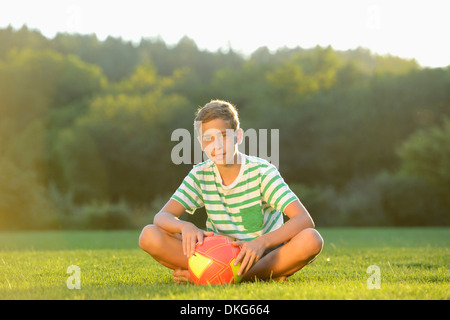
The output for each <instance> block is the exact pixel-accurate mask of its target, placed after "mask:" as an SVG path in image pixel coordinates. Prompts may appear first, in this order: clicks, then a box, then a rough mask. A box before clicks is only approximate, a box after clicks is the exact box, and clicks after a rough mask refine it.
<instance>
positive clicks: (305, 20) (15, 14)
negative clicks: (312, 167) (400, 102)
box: [0, 0, 450, 67]
mask: <svg viewBox="0 0 450 320" xmlns="http://www.w3.org/2000/svg"><path fill="white" fill-rule="evenodd" d="M449 9H450V1H448V0H424V1H418V0H307V1H304V0H270V1H269V0H127V1H113V0H110V1H105V0H39V1H33V0H29V1H25V0H9V1H6V0H2V2H1V4H0V28H5V27H7V26H8V25H11V26H12V27H13V28H15V29H19V28H20V27H22V26H23V25H24V24H26V25H27V26H28V27H29V28H31V29H38V30H40V31H41V33H42V34H44V35H45V36H46V37H49V38H53V37H54V36H55V35H56V33H58V32H69V33H81V34H92V33H95V34H96V35H97V37H98V39H99V40H104V39H105V38H106V37H107V36H109V35H111V36H114V37H119V36H120V37H122V38H123V39H124V40H131V41H133V42H137V43H138V42H139V41H140V39H141V38H143V37H144V38H154V37H158V36H159V37H161V38H162V39H163V40H164V41H165V42H166V43H167V44H175V43H177V42H178V41H179V40H180V39H181V38H182V37H183V36H184V35H187V36H188V37H189V38H191V39H193V40H194V41H195V42H196V44H197V46H198V47H199V48H201V49H207V50H210V51H216V50H217V49H219V48H224V49H227V48H228V47H229V46H231V47H232V48H233V49H234V50H237V51H239V52H241V53H244V54H250V53H252V52H253V51H255V50H256V49H257V48H259V47H261V46H267V47H268V48H269V49H271V50H276V49H278V48H281V47H283V46H287V47H289V48H292V47H296V46H300V47H302V48H311V47H314V46H316V45H321V46H328V45H331V46H332V47H333V48H334V49H337V50H347V49H355V48H357V47H359V46H361V47H365V48H368V49H370V50H371V51H372V52H374V53H380V54H386V53H390V54H392V55H396V56H400V57H402V58H415V59H416V60H417V61H418V62H419V64H421V65H422V66H428V67H443V66H448V65H450V41H449V40H448V34H449V31H450V19H449V18H448V13H449V12H450V10H449Z"/></svg>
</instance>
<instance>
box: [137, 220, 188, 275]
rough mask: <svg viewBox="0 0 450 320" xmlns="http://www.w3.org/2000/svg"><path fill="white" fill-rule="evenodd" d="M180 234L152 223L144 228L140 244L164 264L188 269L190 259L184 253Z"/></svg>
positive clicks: (171, 267)
mask: <svg viewBox="0 0 450 320" xmlns="http://www.w3.org/2000/svg"><path fill="white" fill-rule="evenodd" d="M178 236H179V237H178ZM178 236H177V235H175V234H171V233H169V232H167V231H165V230H163V229H161V228H160V227H158V226H155V225H152V224H150V225H148V226H146V227H144V229H143V230H142V232H141V235H140V237H139V246H140V247H141V248H142V250H144V251H145V252H147V253H148V254H150V255H151V256H152V257H153V258H154V259H155V260H156V261H158V262H159V263H161V264H162V265H164V266H166V267H168V268H170V269H173V270H177V269H186V270H187V269H188V259H187V258H186V256H185V255H184V254H183V247H182V241H181V235H178Z"/></svg>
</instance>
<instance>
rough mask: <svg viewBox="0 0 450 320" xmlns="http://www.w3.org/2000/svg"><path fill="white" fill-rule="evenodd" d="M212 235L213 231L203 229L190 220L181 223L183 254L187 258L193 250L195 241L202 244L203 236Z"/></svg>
mask: <svg viewBox="0 0 450 320" xmlns="http://www.w3.org/2000/svg"><path fill="white" fill-rule="evenodd" d="M212 235H214V232H208V231H203V230H201V229H199V228H197V227H196V226H195V225H193V224H192V223H190V222H185V223H183V225H182V227H181V237H182V241H183V244H182V246H183V254H184V255H185V256H186V257H188V258H189V257H190V256H191V255H192V254H194V252H195V245H196V244H197V241H198V243H199V244H202V243H203V238H204V237H210V236H212Z"/></svg>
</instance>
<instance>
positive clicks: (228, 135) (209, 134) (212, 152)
mask: <svg viewBox="0 0 450 320" xmlns="http://www.w3.org/2000/svg"><path fill="white" fill-rule="evenodd" d="M235 136H237V132H235V131H234V130H233V129H232V128H230V126H229V124H228V122H227V121H225V120H223V119H220V118H218V119H214V120H211V121H208V122H203V123H202V132H201V137H199V141H200V144H201V145H202V150H203V151H205V153H206V155H207V156H208V158H209V159H211V160H212V161H213V162H214V163H216V164H233V163H234V155H235V153H236V148H235V146H236V142H237V141H236V140H235Z"/></svg>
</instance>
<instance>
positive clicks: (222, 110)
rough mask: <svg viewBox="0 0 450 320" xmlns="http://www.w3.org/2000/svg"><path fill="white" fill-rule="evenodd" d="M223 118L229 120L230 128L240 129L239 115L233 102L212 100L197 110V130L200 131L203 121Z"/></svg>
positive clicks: (195, 123)
mask: <svg viewBox="0 0 450 320" xmlns="http://www.w3.org/2000/svg"><path fill="white" fill-rule="evenodd" d="M218 118H220V119H223V120H225V121H227V122H228V124H229V125H230V128H231V129H233V130H235V131H236V130H237V129H239V126H240V123H239V115H238V112H237V110H236V107H235V106H233V105H232V104H231V103H229V102H227V101H222V100H211V102H209V103H207V104H206V105H205V106H204V107H200V108H199V109H198V110H197V113H196V117H195V121H194V127H195V129H196V130H197V132H200V127H199V125H201V123H203V122H208V121H211V120H214V119H218Z"/></svg>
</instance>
